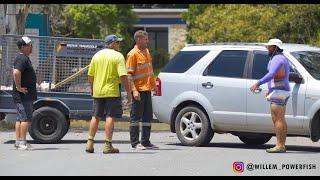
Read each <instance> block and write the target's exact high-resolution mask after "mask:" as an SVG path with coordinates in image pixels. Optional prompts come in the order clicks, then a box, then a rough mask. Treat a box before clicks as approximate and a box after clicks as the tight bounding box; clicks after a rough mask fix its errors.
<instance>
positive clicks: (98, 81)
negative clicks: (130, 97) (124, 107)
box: [88, 49, 128, 98]
mask: <svg viewBox="0 0 320 180" xmlns="http://www.w3.org/2000/svg"><path fill="white" fill-rule="evenodd" d="M88 75H89V76H93V77H94V81H93V97H94V98H105V97H120V90H119V83H120V77H121V76H123V75H128V74H127V70H126V66H125V59H124V56H123V55H122V54H121V53H120V52H117V51H115V50H113V49H103V50H100V51H98V52H97V53H96V54H95V55H94V56H93V57H92V60H91V62H90V65H89V70H88Z"/></svg>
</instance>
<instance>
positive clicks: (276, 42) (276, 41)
mask: <svg viewBox="0 0 320 180" xmlns="http://www.w3.org/2000/svg"><path fill="white" fill-rule="evenodd" d="M265 45H266V46H278V48H280V49H284V47H283V46H282V41H281V40H280V39H270V40H269V42H268V43H267V44H265Z"/></svg>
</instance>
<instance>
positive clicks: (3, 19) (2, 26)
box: [0, 4, 6, 34]
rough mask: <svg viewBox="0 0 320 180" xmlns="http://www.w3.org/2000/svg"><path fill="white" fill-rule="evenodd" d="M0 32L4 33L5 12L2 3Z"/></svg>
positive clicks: (0, 7) (0, 5) (0, 8)
mask: <svg viewBox="0 0 320 180" xmlns="http://www.w3.org/2000/svg"><path fill="white" fill-rule="evenodd" d="M0 34H6V13H5V11H4V4H0Z"/></svg>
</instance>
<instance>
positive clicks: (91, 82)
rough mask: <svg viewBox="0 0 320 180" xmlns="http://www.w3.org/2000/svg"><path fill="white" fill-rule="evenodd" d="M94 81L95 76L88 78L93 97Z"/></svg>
mask: <svg viewBox="0 0 320 180" xmlns="http://www.w3.org/2000/svg"><path fill="white" fill-rule="evenodd" d="M93 80H94V77H93V76H88V81H89V84H90V90H91V92H90V93H91V96H92V95H93Z"/></svg>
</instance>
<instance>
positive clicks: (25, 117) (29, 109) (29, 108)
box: [15, 101, 33, 122]
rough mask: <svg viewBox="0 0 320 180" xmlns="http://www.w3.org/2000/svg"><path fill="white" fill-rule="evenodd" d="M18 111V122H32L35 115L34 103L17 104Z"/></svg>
mask: <svg viewBox="0 0 320 180" xmlns="http://www.w3.org/2000/svg"><path fill="white" fill-rule="evenodd" d="M15 107H16V110H17V121H21V122H31V121H32V113H33V101H25V102H20V103H15Z"/></svg>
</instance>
